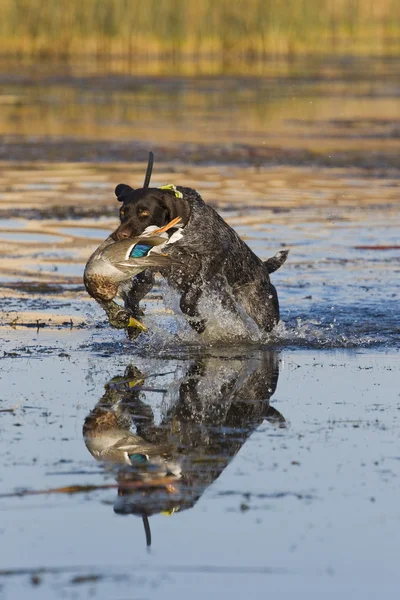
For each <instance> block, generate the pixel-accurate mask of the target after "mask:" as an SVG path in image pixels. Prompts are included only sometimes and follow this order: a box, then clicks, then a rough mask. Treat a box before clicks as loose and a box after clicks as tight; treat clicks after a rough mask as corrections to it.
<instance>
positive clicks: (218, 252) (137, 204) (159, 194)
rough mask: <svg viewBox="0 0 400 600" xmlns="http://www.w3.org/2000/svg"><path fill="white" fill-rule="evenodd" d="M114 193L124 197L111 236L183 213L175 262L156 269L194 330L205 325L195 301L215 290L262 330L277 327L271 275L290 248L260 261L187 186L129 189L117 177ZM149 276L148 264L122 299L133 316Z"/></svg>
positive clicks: (137, 232)
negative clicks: (117, 182)
mask: <svg viewBox="0 0 400 600" xmlns="http://www.w3.org/2000/svg"><path fill="white" fill-rule="evenodd" d="M115 195H116V196H117V198H118V200H119V201H120V202H121V203H122V206H121V208H120V211H119V216H120V225H119V227H118V228H117V229H116V231H115V232H114V233H113V234H112V236H111V237H112V238H113V239H114V240H115V241H118V240H122V239H125V238H130V237H135V236H138V235H140V234H141V233H143V231H144V230H145V229H146V227H149V226H150V225H156V226H157V227H163V226H164V225H165V224H166V223H168V222H170V221H172V219H174V218H176V217H180V218H181V223H182V224H183V230H182V231H183V236H182V238H181V239H180V240H179V241H178V242H177V243H176V244H174V246H173V247H172V248H171V250H170V252H169V255H170V256H171V258H172V259H174V261H176V263H177V264H173V265H171V266H170V267H168V268H162V269H161V270H160V272H161V275H162V276H163V277H165V278H166V280H167V281H168V283H169V285H170V286H171V287H172V288H174V289H175V290H177V291H178V292H179V293H180V308H181V310H182V312H183V313H184V314H185V315H186V316H187V317H188V321H189V324H190V325H191V327H192V328H193V329H194V330H195V331H196V332H197V333H203V332H204V331H205V329H206V327H207V319H206V318H205V317H204V315H202V314H201V311H200V307H199V303H200V300H201V298H202V296H203V295H204V294H205V293H207V292H208V293H211V294H213V295H216V296H217V297H218V298H219V300H220V302H221V304H222V306H223V307H224V308H225V309H227V310H229V311H231V312H232V313H234V314H237V313H238V307H240V308H241V309H242V310H243V311H244V312H245V313H246V314H247V315H248V316H249V317H250V318H251V319H253V321H254V322H255V323H256V324H257V326H258V327H259V329H260V330H262V331H265V332H270V331H271V330H272V329H273V328H274V327H275V325H276V324H277V323H278V321H279V302H278V295H277V292H276V289H275V287H274V286H273V285H272V283H271V281H270V277H269V276H270V273H272V272H274V271H275V270H276V269H278V268H279V267H281V266H282V265H283V263H284V262H285V261H286V258H287V255H288V250H282V251H280V252H278V253H277V254H276V255H275V256H274V257H272V258H270V259H269V260H267V261H262V260H261V259H260V258H258V257H257V256H256V255H255V254H254V252H252V250H251V249H250V248H249V247H248V246H247V244H245V242H244V241H243V240H241V239H240V237H239V235H238V234H237V233H236V232H235V231H234V230H233V229H232V228H231V227H230V226H229V225H228V224H227V223H226V222H225V221H224V220H223V219H222V217H221V216H220V215H219V214H218V213H217V212H216V211H215V210H214V209H213V208H212V207H211V206H208V205H207V204H206V203H205V202H204V200H203V199H202V197H201V196H200V194H199V193H198V192H197V191H196V190H194V189H192V188H189V187H181V186H178V187H175V186H173V185H170V186H164V187H162V188H153V187H143V188H139V189H133V188H132V187H130V186H129V185H126V184H123V183H121V184H119V185H117V187H116V188H115ZM178 263H179V264H178ZM153 282H154V279H153V273H152V272H151V271H149V270H147V271H145V272H143V273H141V274H140V275H138V276H137V277H136V278H135V279H134V280H133V281H132V286H131V288H130V290H129V293H127V294H126V296H125V298H124V302H125V307H126V308H127V309H128V310H129V311H130V312H131V313H132V314H133V316H135V317H138V316H140V315H141V314H142V313H141V310H140V308H139V301H140V300H141V299H142V298H143V297H144V296H145V295H146V294H147V293H148V292H149V291H150V290H151V288H152V286H153Z"/></svg>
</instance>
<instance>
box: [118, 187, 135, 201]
mask: <svg viewBox="0 0 400 600" xmlns="http://www.w3.org/2000/svg"><path fill="white" fill-rule="evenodd" d="M114 192H115V195H116V196H117V198H118V200H119V201H120V202H123V201H124V196H126V195H127V194H129V193H130V192H133V188H131V186H130V185H127V184H126V183H119V184H118V185H117V187H116V188H115V191H114Z"/></svg>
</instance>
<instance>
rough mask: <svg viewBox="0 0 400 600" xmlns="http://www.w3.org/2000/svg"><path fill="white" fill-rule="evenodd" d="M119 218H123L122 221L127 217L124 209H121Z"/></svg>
mask: <svg viewBox="0 0 400 600" xmlns="http://www.w3.org/2000/svg"><path fill="white" fill-rule="evenodd" d="M119 216H120V217H121V219H122V217H124V216H125V211H124V209H123V208H121V210H120V211H119Z"/></svg>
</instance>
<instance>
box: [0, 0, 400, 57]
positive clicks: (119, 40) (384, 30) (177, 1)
mask: <svg viewBox="0 0 400 600" xmlns="http://www.w3.org/2000/svg"><path fill="white" fill-rule="evenodd" d="M399 34H400V2H399V0H380V2H377V1H376V0H200V1H197V2H195V1H194V0H47V1H43V0H1V2H0V53H1V54H2V55H15V54H19V55H25V56H29V55H36V56H38V55H39V56H43V57H47V56H49V57H51V56H55V57H68V56H72V55H84V54H87V55H101V56H119V55H120V56H126V55H130V56H132V57H134V56H138V55H140V56H141V57H144V56H148V57H160V56H167V57H171V56H172V57H175V56H176V57H181V56H191V57H194V58H196V57H205V56H209V57H211V56H215V55H221V54H222V55H227V56H232V55H238V56H246V57H250V58H252V57H254V58H257V57H262V56H265V55H286V56H290V55H297V54H303V53H340V54H372V55H383V54H395V53H397V52H398V51H399V49H400V35H399Z"/></svg>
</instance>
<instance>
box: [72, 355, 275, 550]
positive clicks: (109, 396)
mask: <svg viewBox="0 0 400 600" xmlns="http://www.w3.org/2000/svg"><path fill="white" fill-rule="evenodd" d="M278 374H279V359H278V355H277V353H276V352H274V351H269V352H264V353H262V354H260V355H258V356H257V357H256V358H247V357H244V358H240V359H239V358H235V359H234V360H226V359H225V360H224V359H221V358H214V357H211V358H210V357H207V358H198V359H196V360H195V361H193V362H191V363H189V366H188V368H187V371H186V373H184V374H183V375H182V374H181V375H179V376H177V377H176V378H175V379H173V380H172V382H171V383H170V384H169V385H168V389H166V388H163V389H158V388H156V387H149V386H148V385H147V382H146V376H145V375H144V374H143V373H141V372H140V371H139V370H138V369H137V368H136V367H134V366H133V365H130V366H128V367H127V368H126V369H125V373H124V375H123V376H118V377H114V378H113V379H111V381H110V382H109V383H108V384H107V385H106V391H105V394H104V395H103V396H102V398H100V400H99V402H98V403H97V404H96V406H95V408H94V409H93V410H92V411H91V412H90V414H89V415H88V416H87V417H86V419H85V423H84V426H83V435H84V438H85V443H86V446H87V448H88V450H89V452H90V453H91V454H92V455H93V456H94V457H95V458H96V459H97V460H101V461H104V463H105V464H106V465H107V466H108V467H109V468H111V469H115V473H116V478H117V482H118V498H117V500H116V501H115V503H114V511H115V512H116V513H118V514H135V515H140V516H142V518H143V522H144V525H145V531H146V540H147V545H150V543H151V538H150V527H149V523H148V517H149V516H150V515H153V514H156V513H167V514H173V513H174V512H176V511H178V510H183V509H187V508H191V507H192V506H194V504H195V503H196V502H197V500H198V499H199V498H200V497H201V495H202V494H203V492H204V491H205V489H206V488H207V487H208V486H209V485H210V484H211V483H213V481H215V480H216V479H217V478H218V477H219V475H220V474H221V473H222V471H223V470H224V469H225V468H226V467H227V466H228V464H229V463H230V461H231V460H232V458H233V457H234V456H235V455H236V454H237V453H238V452H239V450H240V448H241V447H242V445H243V444H244V443H245V441H246V440H247V438H248V437H250V435H251V434H252V433H253V431H254V430H255V429H256V428H257V427H258V426H259V425H260V424H261V423H262V422H263V421H264V420H265V419H266V420H268V421H270V422H272V423H275V424H277V425H278V426H284V423H285V419H284V418H283V416H282V415H281V414H280V413H279V412H278V411H277V410H276V409H274V408H273V407H272V406H270V404H269V400H270V398H271V396H272V395H273V394H274V392H275V389H276V386H277V381H278ZM151 377H154V376H151ZM148 379H150V377H148ZM153 381H156V379H153ZM154 393H159V394H162V396H163V397H165V396H166V395H167V394H168V395H170V396H171V399H172V400H171V402H170V404H169V406H168V408H166V409H165V411H164V413H163V414H162V415H161V418H160V422H159V423H157V424H156V420H155V416H154V412H153V409H152V407H151V405H150V403H149V402H148V401H147V399H148V398H147V396H148V395H151V394H154Z"/></svg>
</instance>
